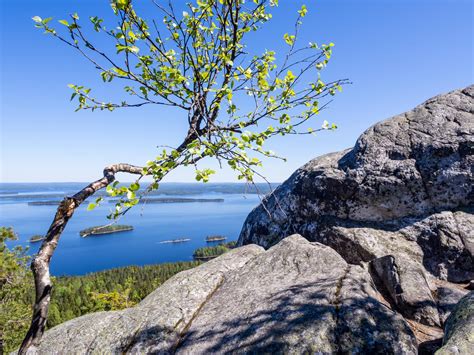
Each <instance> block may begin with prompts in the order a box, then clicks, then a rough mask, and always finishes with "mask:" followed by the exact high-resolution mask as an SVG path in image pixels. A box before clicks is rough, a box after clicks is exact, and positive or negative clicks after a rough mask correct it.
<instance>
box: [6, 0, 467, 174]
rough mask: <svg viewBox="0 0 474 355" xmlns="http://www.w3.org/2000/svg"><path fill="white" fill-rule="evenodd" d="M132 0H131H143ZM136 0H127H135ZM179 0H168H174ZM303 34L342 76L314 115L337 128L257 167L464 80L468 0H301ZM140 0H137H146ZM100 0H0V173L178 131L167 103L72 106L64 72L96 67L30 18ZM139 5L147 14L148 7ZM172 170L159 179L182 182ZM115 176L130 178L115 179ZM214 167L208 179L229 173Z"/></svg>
mask: <svg viewBox="0 0 474 355" xmlns="http://www.w3.org/2000/svg"><path fill="white" fill-rule="evenodd" d="M147 1H148V0H141V1H140V2H141V3H143V2H145V3H146V2H147ZM135 2H136V3H137V1H135ZM174 2H178V1H174ZM302 3H303V1H295V0H280V7H279V8H278V9H276V10H275V11H274V12H273V15H274V19H273V21H272V22H271V23H270V24H268V25H267V26H266V28H265V30H264V31H262V32H261V33H260V34H256V35H253V36H252V38H251V40H250V41H249V46H250V48H253V49H259V50H261V49H264V48H268V49H275V50H277V52H278V50H281V49H282V48H283V46H284V45H283V41H282V35H283V34H284V33H285V32H288V31H289V30H290V29H291V27H290V26H291V23H292V22H291V21H290V20H293V14H294V13H295V11H296V9H297V8H299V7H300V5H301V4H302ZM304 3H306V4H307V5H308V9H309V13H308V16H307V17H306V19H305V25H304V27H303V31H302V33H301V37H300V38H301V40H302V41H313V42H317V43H328V42H330V41H332V42H334V43H335V44H336V46H335V48H334V56H333V60H332V62H331V63H330V66H329V67H328V69H327V70H326V72H325V73H324V75H325V76H324V78H325V79H328V80H330V79H338V78H349V79H350V80H351V81H352V82H353V84H352V85H350V86H347V87H345V90H344V92H343V93H342V94H339V96H337V97H336V99H335V100H334V102H333V103H332V104H331V107H330V109H328V110H327V111H326V112H324V114H323V115H321V116H320V117H319V118H318V119H319V120H320V121H321V122H322V120H324V119H327V120H328V121H330V122H337V124H338V125H339V129H338V130H337V131H336V132H323V133H321V134H319V135H318V136H317V137H312V136H304V137H291V138H287V137H284V138H282V139H277V140H275V141H274V142H273V143H272V144H271V148H272V149H273V150H275V151H277V152H279V153H281V154H282V155H284V156H286V157H287V158H288V162H287V163H282V162H279V161H267V162H266V165H265V168H264V170H263V173H264V174H265V175H266V176H267V177H268V178H269V180H271V181H283V180H284V179H286V178H287V177H288V176H289V175H290V174H291V173H292V172H293V171H294V170H295V169H296V168H298V167H299V166H301V165H302V164H304V163H305V162H307V161H308V160H310V159H311V158H313V157H315V156H318V155H321V154H324V153H328V152H331V151H336V150H340V149H343V148H347V147H350V146H352V145H353V144H354V142H355V140H356V139H357V137H358V136H359V135H360V134H361V133H362V132H363V131H364V130H365V129H366V128H368V127H369V126H371V125H372V124H374V123H375V122H377V121H380V120H382V119H384V118H388V117H391V116H393V115H395V114H398V113H401V112H404V111H406V110H409V109H411V108H412V107H414V106H415V105H417V104H419V103H421V102H422V101H424V100H426V99H427V98H429V97H431V96H434V95H436V94H440V93H443V92H447V91H450V90H453V89H457V88H460V87H464V86H467V85H469V84H471V83H472V82H473V59H474V58H473V5H472V1H470V0H371V1H369V0H345V1H344V0H316V1H315V0H306V1H304ZM144 6H145V7H146V5H144ZM108 9H109V7H108V1H107V0H68V1H64V0H41V1H38V0H34V1H33V0H2V1H1V11H0V13H1V15H0V27H1V46H0V51H1V86H0V97H1V126H0V130H1V147H0V148H1V166H0V170H1V177H0V181H3V182H12V181H13V182H20V181H25V182H31V181H41V182H43V181H90V180H92V179H95V178H98V177H100V174H101V171H102V168H103V167H104V166H105V165H107V164H110V163H114V162H130V163H135V164H142V163H144V162H145V161H147V160H149V159H151V158H153V157H154V156H156V152H157V150H156V146H157V145H176V144H177V143H179V140H180V139H181V138H182V136H183V134H184V128H185V126H184V125H183V117H182V116H180V115H179V114H178V113H177V112H175V111H169V110H162V109H161V108H160V107H156V108H152V109H148V108H147V109H128V110H121V111H120V110H117V111H115V112H113V113H108V112H107V113H105V112H104V113H100V112H99V113H91V112H79V113H75V112H74V109H75V104H73V103H70V102H69V96H70V94H71V92H70V89H69V88H68V87H67V84H68V83H76V84H84V85H86V86H91V87H96V84H98V85H99V87H98V92H102V93H109V94H110V95H111V96H112V97H117V95H118V91H117V89H116V88H114V87H105V88H104V87H103V86H101V85H100V79H99V78H98V73H97V72H96V71H95V70H94V68H92V67H91V66H90V65H89V64H88V63H87V62H86V61H85V60H83V59H82V58H80V57H78V56H76V53H74V52H73V51H72V49H70V48H67V47H66V46H64V45H62V44H61V43H59V42H58V41H55V40H53V39H52V38H50V37H48V36H44V35H42V34H41V31H39V30H37V29H35V28H34V26H33V22H32V21H31V17H32V16H34V15H39V16H42V17H48V16H53V17H54V18H55V20H58V19H62V18H66V16H67V15H68V14H70V13H73V12H75V11H77V12H78V13H79V15H80V16H81V17H82V18H87V17H89V16H91V15H96V14H99V15H104V14H106V13H107V12H108V11H109V10H108ZM149 9H150V10H147V14H148V15H150V14H151V12H150V11H151V9H152V8H151V7H150V8H149ZM192 179H193V178H192V172H191V171H186V170H178V171H176V172H175V173H174V174H173V175H171V176H170V177H169V179H168V181H192ZM124 180H130V179H125V178H124ZM233 180H234V177H233V175H232V173H231V172H230V171H227V170H223V171H219V172H218V174H217V175H216V176H214V178H213V181H233Z"/></svg>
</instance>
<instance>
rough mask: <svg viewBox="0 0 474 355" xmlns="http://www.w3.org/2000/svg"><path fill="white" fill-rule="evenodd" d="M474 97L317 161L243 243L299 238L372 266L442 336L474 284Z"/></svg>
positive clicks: (262, 214) (399, 119) (466, 95)
mask: <svg viewBox="0 0 474 355" xmlns="http://www.w3.org/2000/svg"><path fill="white" fill-rule="evenodd" d="M473 98H474V86H470V87H468V88H466V89H464V90H457V91H453V92H451V93H448V94H446V95H441V96H437V97H435V98H432V99H430V100H428V101H426V102H425V103H423V104H422V105H420V106H418V107H416V108H415V109H414V110H412V111H409V112H406V113H403V114H401V115H398V116H395V117H393V118H390V119H388V120H385V121H382V122H380V123H377V124H376V125H374V126H373V127H371V128H369V129H368V130H367V131H366V132H365V133H363V134H362V135H361V137H360V138H359V139H358V140H357V142H356V144H355V147H354V148H352V149H349V150H345V151H342V152H337V153H332V154H328V155H325V156H322V157H319V158H316V159H314V160H312V161H310V162H309V163H307V164H306V165H305V166H303V167H302V168H300V169H298V170H297V171H296V172H295V173H294V174H293V175H292V176H291V177H290V178H289V179H288V180H287V181H286V182H285V183H283V184H282V185H281V186H280V187H279V188H278V189H277V190H276V191H275V192H274V194H273V195H271V196H269V197H267V198H266V199H265V200H264V202H263V203H264V205H265V208H264V207H263V206H259V207H257V208H256V209H255V210H253V211H252V213H251V214H250V215H249V216H248V218H247V220H246V222H245V225H244V227H243V230H242V232H241V235H240V239H239V244H240V245H244V244H249V243H255V244H258V245H261V246H263V247H265V248H268V247H270V246H272V245H274V244H276V243H278V241H280V240H282V239H283V238H285V237H286V236H288V235H290V234H292V233H300V234H301V235H303V236H304V237H305V238H307V239H308V240H310V241H317V242H320V243H323V244H325V245H328V246H331V247H332V248H334V249H335V250H336V251H337V252H338V253H339V254H340V255H341V256H342V257H343V258H344V259H345V260H346V261H347V262H348V263H350V264H354V265H368V266H369V270H370V271H371V273H372V276H373V278H374V280H376V282H377V283H378V284H379V288H380V290H383V291H384V292H385V294H386V295H387V296H388V299H389V300H390V302H391V303H392V304H393V306H394V307H396V308H397V310H398V311H399V312H401V313H402V314H403V315H404V316H405V317H407V318H408V319H411V320H414V321H417V322H420V323H422V324H425V325H428V326H435V327H440V326H441V325H442V324H443V322H444V320H445V319H446V317H447V315H448V313H449V311H450V308H452V306H453V304H455V303H456V301H458V300H459V299H460V298H461V297H462V296H463V295H464V294H465V293H466V292H467V291H466V290H464V289H463V287H464V286H465V283H468V282H469V281H470V280H472V279H473V278H474V259H473V254H474V218H473V214H472V213H473V210H474V203H473V202H474V192H473V186H474V184H473V182H474V179H473V172H474V155H473V154H474V99H473ZM267 211H269V212H267Z"/></svg>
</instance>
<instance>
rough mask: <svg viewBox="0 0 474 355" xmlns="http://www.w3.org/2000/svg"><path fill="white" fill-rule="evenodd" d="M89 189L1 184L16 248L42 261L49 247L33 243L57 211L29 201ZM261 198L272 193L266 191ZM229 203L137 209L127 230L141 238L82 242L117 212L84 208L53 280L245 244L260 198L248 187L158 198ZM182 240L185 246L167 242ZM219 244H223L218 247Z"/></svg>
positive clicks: (186, 189) (0, 217)
mask: <svg viewBox="0 0 474 355" xmlns="http://www.w3.org/2000/svg"><path fill="white" fill-rule="evenodd" d="M85 185H86V184H83V183H37V184H26V183H25V184H17V183H15V184H13V183H12V184H6V183H2V184H0V226H7V227H13V228H14V229H15V232H16V233H17V234H18V236H19V240H17V241H14V242H12V243H10V245H23V246H30V251H29V252H30V254H34V253H35V252H36V251H37V250H38V248H39V246H40V245H41V243H30V242H29V238H30V237H31V236H32V235H35V234H41V235H44V234H45V233H46V231H47V229H48V227H49V225H50V223H51V221H52V218H53V216H54V214H55V211H56V206H31V205H28V202H34V201H51V200H59V199H61V197H63V196H65V195H69V194H71V193H73V192H76V191H78V190H79V189H80V188H82V187H84V186H85ZM260 190H261V191H268V188H267V187H266V186H260ZM152 197H166V198H172V197H178V198H183V197H184V198H201V199H202V198H205V199H208V198H212V199H216V198H219V199H224V201H223V202H192V203H160V204H147V205H145V206H144V205H137V206H135V207H134V208H133V209H132V210H131V211H129V212H128V213H127V214H126V215H125V216H123V217H122V218H121V219H120V221H119V222H118V223H119V224H128V225H132V226H133V227H134V230H133V231H128V232H120V233H114V234H107V235H100V236H90V237H87V238H81V237H80V236H79V231H80V230H82V229H85V228H88V227H92V226H97V225H103V224H107V223H109V222H110V221H109V220H108V219H107V218H106V216H107V214H108V213H109V211H110V209H111V207H113V206H114V205H113V204H111V203H108V201H107V200H106V201H104V202H103V203H102V205H101V206H99V207H98V208H96V209H95V210H93V211H90V212H88V211H86V207H87V203H84V204H83V205H82V206H81V207H80V208H79V209H78V210H77V211H76V213H75V214H74V216H73V217H72V219H71V220H70V221H69V223H68V225H67V227H66V229H65V230H64V233H63V234H62V236H61V239H60V241H59V245H58V247H57V249H56V252H55V254H54V256H53V259H52V261H51V273H52V274H53V275H55V276H58V275H81V274H85V273H89V272H93V271H98V270H104V269H110V268H114V267H119V266H126V265H145V264H156V263H163V262H174V261H186V260H192V254H193V252H194V250H195V249H196V248H199V247H203V246H208V245H211V243H206V241H205V238H206V236H209V235H224V236H226V237H227V240H226V241H232V240H237V238H238V236H239V233H240V230H241V228H242V224H243V222H244V220H245V218H246V217H247V215H248V213H249V212H250V211H251V210H252V209H253V208H254V207H255V206H257V205H258V203H259V201H260V199H259V196H258V195H257V194H255V193H251V192H250V193H249V192H246V187H245V186H244V185H243V184H205V185H204V184H173V183H169V184H162V185H160V192H159V194H158V193H157V196H152ZM175 238H189V239H191V240H190V241H188V242H185V243H179V244H178V243H164V244H163V243H160V241H164V240H170V239H175ZM214 244H215V243H214Z"/></svg>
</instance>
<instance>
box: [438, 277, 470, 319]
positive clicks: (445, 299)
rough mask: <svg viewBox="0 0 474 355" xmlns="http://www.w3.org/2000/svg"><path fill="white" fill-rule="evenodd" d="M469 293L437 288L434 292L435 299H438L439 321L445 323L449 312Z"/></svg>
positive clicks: (452, 288)
mask: <svg viewBox="0 0 474 355" xmlns="http://www.w3.org/2000/svg"><path fill="white" fill-rule="evenodd" d="M468 293H469V291H467V290H463V289H461V288H455V287H446V286H441V287H438V289H437V292H436V298H437V299H438V309H439V313H440V317H441V320H442V321H443V322H445V321H446V318H448V316H449V314H450V313H451V311H452V310H453V309H454V307H455V306H456V304H457V303H458V302H459V301H460V300H461V298H463V297H464V296H465V295H466V294H468Z"/></svg>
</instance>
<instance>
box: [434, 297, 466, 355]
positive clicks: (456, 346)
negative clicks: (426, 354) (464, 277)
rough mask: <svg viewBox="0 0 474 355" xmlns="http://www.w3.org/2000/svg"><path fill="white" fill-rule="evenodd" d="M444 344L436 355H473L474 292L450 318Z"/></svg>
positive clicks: (456, 308)
mask: <svg viewBox="0 0 474 355" xmlns="http://www.w3.org/2000/svg"><path fill="white" fill-rule="evenodd" d="M443 344H444V345H443V347H442V348H441V349H440V350H438V351H437V352H436V355H445V354H460V355H464V354H466V355H469V354H472V352H473V349H474V292H470V293H469V294H467V295H466V296H464V297H463V298H462V299H461V300H460V301H459V303H458V304H457V305H456V307H455V308H454V310H453V312H452V313H451V315H450V316H449V317H448V320H447V321H446V326H445V328H444V338H443Z"/></svg>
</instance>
